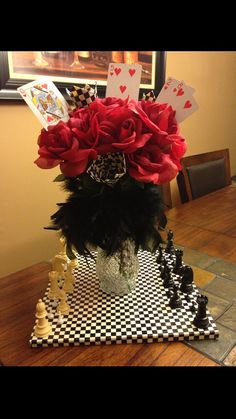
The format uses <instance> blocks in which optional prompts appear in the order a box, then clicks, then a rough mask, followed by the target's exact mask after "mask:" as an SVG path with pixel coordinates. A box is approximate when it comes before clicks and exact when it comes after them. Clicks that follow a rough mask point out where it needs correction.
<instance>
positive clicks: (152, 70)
mask: <svg viewBox="0 0 236 419" xmlns="http://www.w3.org/2000/svg"><path fill="white" fill-rule="evenodd" d="M110 62H115V63H127V64H134V63H136V64H141V65H142V77H141V84H140V98H141V97H142V95H143V93H144V92H145V93H147V92H149V91H150V90H154V92H155V94H158V93H159V91H160V90H161V88H162V86H163V84H164V82H165V67H166V65H165V63H166V54H165V52H164V51H0V99H3V100H19V101H21V100H23V98H22V97H21V96H20V94H19V93H18V92H17V90H16V89H17V88H18V87H20V86H22V85H23V84H26V83H28V82H30V81H33V80H36V79H37V78H42V77H44V76H46V77H50V79H51V80H52V81H53V82H54V83H55V84H56V86H57V87H58V89H59V90H60V91H61V93H62V94H63V95H64V96H65V97H67V93H66V87H68V86H72V85H74V84H75V85H82V86H83V85H84V84H86V83H88V84H90V85H91V86H92V87H94V85H95V82H96V83H97V88H98V96H99V97H104V96H105V92H106V81H107V72H108V65H109V63H110Z"/></svg>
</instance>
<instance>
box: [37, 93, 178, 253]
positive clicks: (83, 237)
mask: <svg viewBox="0 0 236 419" xmlns="http://www.w3.org/2000/svg"><path fill="white" fill-rule="evenodd" d="M69 116H70V118H69V120H68V121H67V122H62V121H60V122H59V123H58V124H57V125H54V126H49V127H48V130H45V129H42V131H41V134H40V136H39V139H38V145H39V158H38V159H37V160H36V161H35V163H36V164H37V165H38V167H40V168H42V169H49V168H53V167H55V166H57V165H59V166H60V170H61V173H62V174H61V175H60V176H59V177H58V179H57V180H61V181H63V184H64V187H65V189H66V190H68V191H70V196H69V198H68V199H67V201H66V202H65V203H63V204H59V207H60V208H59V210H58V211H57V212H56V213H55V214H54V215H53V216H52V217H51V218H52V220H53V226H52V228H55V229H60V230H61V231H62V233H63V235H64V236H65V237H66V239H67V244H68V245H69V246H74V247H75V249H76V250H77V251H78V252H79V253H80V254H87V253H88V252H89V251H88V246H87V245H88V244H89V243H90V244H92V245H95V246H99V247H101V248H102V249H104V250H105V251H106V252H107V254H112V253H113V252H115V251H117V250H118V249H119V247H120V246H121V245H122V243H123V241H125V240H126V239H127V238H130V239H132V240H134V241H135V243H136V247H137V249H138V248H139V247H140V246H141V247H142V248H147V243H148V242H150V240H151V242H152V243H153V249H155V248H156V247H157V246H158V244H159V243H160V242H161V241H162V240H161V236H160V234H159V233H158V230H157V224H158V222H160V220H163V211H164V207H163V203H162V199H161V194H160V190H159V187H158V185H161V184H164V183H167V182H169V181H171V180H172V179H174V178H175V176H176V175H177V174H178V172H179V170H181V165H180V159H181V157H182V156H183V155H184V153H185V151H186V142H185V140H184V138H183V137H182V136H181V134H180V131H179V126H178V123H177V121H176V119H175V110H174V109H173V108H172V107H171V106H169V105H168V104H160V103H157V102H155V101H153V102H151V101H149V100H145V99H143V100H140V101H135V100H129V98H127V99H126V100H122V99H118V98H114V97H107V98H105V99H99V98H94V100H93V101H91V103H90V104H89V106H87V107H80V108H76V109H74V110H73V111H71V112H70V114H69Z"/></svg>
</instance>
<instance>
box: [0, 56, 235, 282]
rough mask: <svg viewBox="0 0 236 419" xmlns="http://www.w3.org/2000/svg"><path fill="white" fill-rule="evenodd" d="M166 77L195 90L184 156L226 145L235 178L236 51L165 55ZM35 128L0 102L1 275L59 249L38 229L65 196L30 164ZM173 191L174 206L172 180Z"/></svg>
mask: <svg viewBox="0 0 236 419" xmlns="http://www.w3.org/2000/svg"><path fill="white" fill-rule="evenodd" d="M167 76H174V77H176V78H177V79H180V80H182V79H183V80H185V82H186V83H187V84H189V85H191V86H193V87H194V88H195V89H196V93H195V97H196V100H197V102H198V103H199V110H198V111H197V112H196V113H195V114H193V115H192V116H191V117H190V118H189V119H187V120H186V121H184V122H182V124H181V131H182V134H183V135H184V136H185V138H186V140H187V142H188V152H187V154H189V155H190V154H195V153H201V152H205V151H210V150H216V149H220V148H225V147H229V149H230V154H231V168H232V173H233V174H236V142H235V138H236V124H235V118H236V112H235V105H236V53H233V52H228V53H227V52H168V53H167ZM40 129H41V125H40V123H39V122H38V121H37V119H36V117H35V116H34V115H33V113H32V112H31V111H30V109H29V108H28V107H27V106H26V105H24V104H9V103H8V102H7V103H6V102H5V103H2V102H0V138H1V155H2V160H1V165H0V177H1V179H0V193H1V207H0V255H1V257H0V260H1V265H0V276H4V275H7V274H9V273H12V272H15V271H17V270H20V269H23V268H24V267H26V266H29V265H32V264H34V263H36V262H39V261H42V260H49V259H50V258H51V257H52V256H53V255H54V254H55V252H56V251H57V250H58V249H59V245H58V240H57V238H56V237H57V233H55V232H53V231H47V230H44V229H43V227H44V226H47V225H48V224H49V221H50V215H51V214H53V212H54V211H56V203H57V202H62V201H64V199H65V197H66V194H65V193H64V192H62V191H61V190H60V186H59V184H58V183H53V182H52V181H53V179H54V178H55V177H56V175H57V174H59V169H57V168H55V169H51V170H41V169H39V168H37V166H36V165H35V164H33V161H34V160H35V159H36V158H37V151H38V147H37V137H38V134H39V131H40ZM172 193H173V201H174V204H177V203H178V202H179V197H178V191H177V188H176V182H175V181H173V182H172Z"/></svg>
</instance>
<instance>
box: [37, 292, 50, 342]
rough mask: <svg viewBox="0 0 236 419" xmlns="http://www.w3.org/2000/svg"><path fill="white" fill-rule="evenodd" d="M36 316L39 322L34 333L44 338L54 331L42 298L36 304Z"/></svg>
mask: <svg viewBox="0 0 236 419" xmlns="http://www.w3.org/2000/svg"><path fill="white" fill-rule="evenodd" d="M35 317H36V318H37V319H38V321H37V324H36V326H35V330H34V335H35V336H37V337H38V338H44V337H46V336H48V335H50V334H51V333H52V328H51V326H50V323H49V322H48V320H47V319H46V317H47V311H46V307H45V304H44V303H43V301H42V300H41V299H40V300H38V303H37V305H36V315H35Z"/></svg>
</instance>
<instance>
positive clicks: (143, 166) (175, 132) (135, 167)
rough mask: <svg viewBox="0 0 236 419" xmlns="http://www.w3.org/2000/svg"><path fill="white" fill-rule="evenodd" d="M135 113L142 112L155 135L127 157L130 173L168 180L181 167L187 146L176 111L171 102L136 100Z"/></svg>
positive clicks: (141, 178) (139, 177)
mask: <svg viewBox="0 0 236 419" xmlns="http://www.w3.org/2000/svg"><path fill="white" fill-rule="evenodd" d="M131 107H132V109H133V112H134V113H136V114H138V115H139V116H140V117H141V119H142V122H143V124H144V125H145V126H146V130H147V131H151V132H152V137H151V138H150V140H149V141H148V142H147V144H146V145H145V147H144V148H141V149H140V150H137V151H136V152H135V153H133V154H132V155H129V156H127V166H128V171H129V174H130V176H132V177H134V178H135V179H136V180H139V181H143V182H153V183H158V184H161V183H166V182H169V181H170V180H172V179H174V178H175V176H176V175H177V174H178V171H179V170H181V168H182V167H181V165H180V159H181V157H182V156H183V155H184V153H185V152H186V149H187V145H186V142H185V140H184V138H183V137H182V136H181V135H180V134H179V126H178V123H177V121H176V119H175V111H174V110H173V109H172V107H171V106H169V105H167V104H159V103H151V102H148V101H144V100H143V101H141V102H138V103H137V102H135V101H132V103H131Z"/></svg>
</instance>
